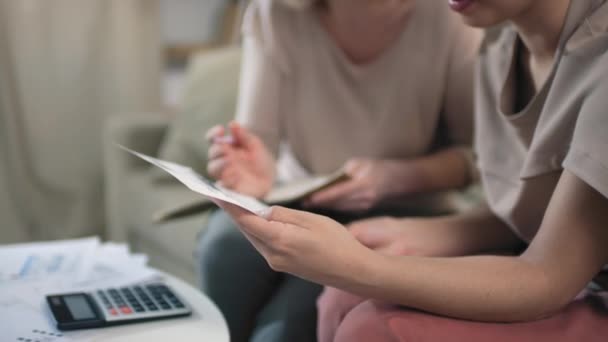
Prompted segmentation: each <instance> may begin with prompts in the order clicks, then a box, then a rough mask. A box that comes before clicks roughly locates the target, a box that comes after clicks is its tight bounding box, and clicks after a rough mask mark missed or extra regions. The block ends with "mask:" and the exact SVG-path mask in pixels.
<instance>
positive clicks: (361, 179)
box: [304, 159, 415, 212]
mask: <svg viewBox="0 0 608 342" xmlns="http://www.w3.org/2000/svg"><path fill="white" fill-rule="evenodd" d="M344 172H345V173H346V174H347V175H348V179H346V180H344V181H341V182H338V183H336V184H334V185H331V186H329V187H327V188H325V189H322V190H319V191H317V192H315V193H313V194H312V195H310V196H309V197H308V198H307V199H306V200H305V201H304V206H305V207H311V208H324V209H333V210H339V211H350V212H364V211H367V210H369V209H372V208H373V207H375V206H377V205H378V204H379V203H380V202H381V201H383V200H385V199H386V198H387V197H389V196H390V195H391V194H392V193H394V192H401V191H402V190H401V188H405V186H404V184H403V183H406V181H405V180H409V179H411V180H414V179H415V178H414V177H407V178H406V177H405V176H409V173H411V170H410V168H408V167H407V164H406V163H405V162H404V161H397V160H382V159H351V160H349V161H348V162H347V163H346V164H345V165H344ZM396 177H399V180H400V181H399V182H398V183H395V178H396ZM409 182H410V183H411V182H412V181H409ZM397 188H399V190H396V189H397ZM404 191H407V190H404Z"/></svg>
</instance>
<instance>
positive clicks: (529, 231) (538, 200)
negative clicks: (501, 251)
mask: <svg viewBox="0 0 608 342" xmlns="http://www.w3.org/2000/svg"><path fill="white" fill-rule="evenodd" d="M607 31H608V4H606V2H605V0H574V1H572V4H571V7H570V9H569V11H568V16H567V19H566V24H565V27H564V29H563V32H562V35H561V40H560V48H559V51H558V53H557V57H556V62H555V64H554V67H553V70H552V72H551V74H550V76H549V78H548V80H547V82H546V83H545V84H544V86H543V87H542V89H541V90H540V91H539V92H538V94H537V95H536V96H535V97H534V98H533V99H532V100H531V101H530V102H529V103H528V105H527V106H526V107H525V108H524V109H523V110H522V111H520V112H516V108H515V104H514V102H515V101H514V98H515V96H514V94H515V79H514V76H515V75H514V69H515V60H516V59H515V58H514V57H515V55H516V54H515V51H516V47H517V46H518V44H519V39H518V36H517V34H516V33H515V31H514V29H513V28H512V27H507V28H505V30H504V32H503V34H502V35H501V36H500V37H499V38H498V39H497V40H496V42H493V43H489V42H485V43H484V44H483V46H482V51H481V58H480V72H479V74H478V79H477V97H476V124H477V130H476V144H475V145H476V152H477V154H478V158H479V166H480V169H481V176H482V180H483V183H484V187H485V191H486V196H487V198H488V202H489V204H490V206H491V208H492V209H493V211H494V212H495V213H496V214H497V215H498V216H500V217H501V218H502V219H503V220H504V221H505V222H507V223H508V224H509V225H510V226H511V227H512V228H513V229H514V231H515V232H517V233H518V234H519V235H520V236H521V237H522V238H523V239H524V240H526V241H528V242H529V241H531V240H532V238H533V237H534V235H535V234H536V232H537V230H538V228H539V227H540V225H541V221H542V219H543V215H544V213H545V210H546V209H547V206H548V204H549V200H550V198H551V196H552V193H553V191H554V189H555V187H556V186H557V181H558V179H559V177H560V175H561V173H562V171H563V169H567V170H568V171H570V172H572V173H574V174H575V175H577V176H578V177H579V178H581V179H582V180H583V181H585V182H586V183H588V184H589V185H590V186H592V187H593V188H595V189H596V190H597V191H599V192H600V193H602V194H603V195H604V196H606V197H608V153H607V152H606V151H608V134H607V132H608V35H607Z"/></svg>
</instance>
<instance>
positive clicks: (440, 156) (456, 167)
mask: <svg viewBox="0 0 608 342" xmlns="http://www.w3.org/2000/svg"><path fill="white" fill-rule="evenodd" d="M469 164H470V163H469V161H468V159H467V158H466V156H465V153H464V151H463V149H462V148H455V147H454V148H448V149H444V150H440V151H438V152H435V153H433V154H430V155H427V156H423V157H419V158H414V159H410V160H393V161H391V165H390V166H389V168H390V173H389V174H390V176H391V178H389V179H391V187H390V188H389V189H387V190H388V197H396V196H402V195H409V194H414V193H428V192H436V191H444V190H450V189H455V188H460V187H463V186H465V185H467V184H468V183H469V182H470V181H471V178H472V177H471V167H470V165H469Z"/></svg>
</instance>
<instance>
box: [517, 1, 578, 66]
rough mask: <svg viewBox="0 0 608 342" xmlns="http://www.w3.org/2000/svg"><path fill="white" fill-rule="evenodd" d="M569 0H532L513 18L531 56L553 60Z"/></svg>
mask: <svg viewBox="0 0 608 342" xmlns="http://www.w3.org/2000/svg"><path fill="white" fill-rule="evenodd" d="M571 1H573V0H533V1H532V3H531V5H530V7H529V8H527V9H526V10H525V11H524V12H525V14H522V15H521V16H519V17H517V18H515V19H513V22H514V24H515V26H516V27H517V31H518V32H519V35H520V37H521V40H522V42H523V43H524V45H525V46H526V48H527V49H528V51H529V52H530V54H531V56H532V58H534V59H536V60H538V61H543V60H544V61H549V60H553V57H554V56H555V52H556V51H557V48H558V45H559V39H560V35H561V32H562V29H563V27H564V24H565V22H566V16H567V14H568V7H569V6H570V2H571ZM574 1H577V0H574Z"/></svg>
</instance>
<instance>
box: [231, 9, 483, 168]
mask: <svg viewBox="0 0 608 342" xmlns="http://www.w3.org/2000/svg"><path fill="white" fill-rule="evenodd" d="M243 31H244V37H245V38H244V46H245V52H244V64H243V69H242V76H241V93H240V98H239V105H238V113H237V120H239V121H240V122H242V123H244V124H245V125H246V126H248V127H249V128H251V129H252V130H253V131H254V132H256V133H257V134H259V135H261V137H262V138H263V140H264V141H265V142H266V144H267V145H268V146H269V147H270V148H271V149H272V151H273V152H275V153H276V152H277V151H278V150H279V146H280V145H281V143H283V144H285V146H287V147H288V148H287V150H288V151H291V156H292V157H293V158H292V159H293V160H295V161H296V164H297V165H299V166H300V167H301V168H303V169H304V170H305V171H306V172H308V173H312V174H324V173H330V172H333V171H335V170H337V169H338V168H340V167H341V166H342V165H343V164H344V163H345V162H346V161H347V160H348V159H350V158H353V157H371V158H413V157H417V156H422V155H425V154H428V153H429V152H431V151H432V150H433V149H434V148H437V147H438V143H437V142H438V141H440V140H441V141H442V143H443V144H444V145H443V146H445V145H462V146H469V145H470V143H471V141H472V132H471V127H472V124H471V121H472V107H473V105H472V103H473V95H472V88H473V87H472V82H473V69H474V60H475V58H476V55H477V52H478V46H479V43H480V40H481V33H480V32H479V31H477V30H473V29H470V28H467V27H465V26H464V25H463V24H462V23H461V21H460V19H459V18H457V17H455V16H454V15H453V14H452V13H450V11H449V9H448V6H446V4H445V3H444V2H443V1H436V0H432V1H431V0H426V1H417V2H416V6H415V9H414V11H413V12H412V13H411V15H410V18H409V21H408V24H407V25H406V27H405V29H404V30H403V32H402V34H401V35H400V37H399V39H398V41H397V42H396V43H395V44H394V45H393V46H392V47H390V48H389V49H388V50H387V51H386V52H385V53H383V55H382V56H380V57H379V58H378V59H377V60H375V61H373V62H372V63H371V64H366V65H355V64H353V63H351V62H350V61H349V59H348V58H347V57H346V56H345V54H344V53H343V52H342V50H340V49H339V48H338V47H337V46H336V45H335V44H334V42H333V40H332V39H331V38H330V36H329V34H328V33H327V31H326V30H325V29H324V28H323V27H322V25H321V23H320V20H319V18H318V15H317V14H316V13H315V12H314V10H303V11H302V10H300V11H298V10H292V9H289V8H287V7H285V6H284V5H281V4H280V3H279V2H278V1H272V0H254V1H253V2H252V4H251V6H250V7H249V9H248V11H247V13H246V16H245V21H244V27H243ZM440 128H442V129H440ZM294 169H295V168H294ZM294 173H297V172H296V171H295V170H294Z"/></svg>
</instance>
